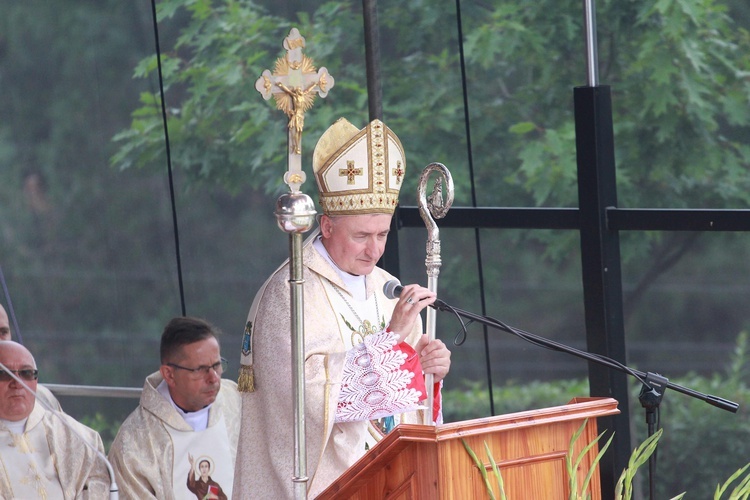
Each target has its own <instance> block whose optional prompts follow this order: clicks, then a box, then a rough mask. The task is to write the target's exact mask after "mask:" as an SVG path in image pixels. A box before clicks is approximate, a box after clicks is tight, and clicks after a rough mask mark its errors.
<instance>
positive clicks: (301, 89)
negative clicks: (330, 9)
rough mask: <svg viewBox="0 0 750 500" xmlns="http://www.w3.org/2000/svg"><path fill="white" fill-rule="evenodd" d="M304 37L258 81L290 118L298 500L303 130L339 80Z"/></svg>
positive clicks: (301, 490) (283, 221)
mask: <svg viewBox="0 0 750 500" xmlns="http://www.w3.org/2000/svg"><path fill="white" fill-rule="evenodd" d="M304 47H305V39H304V38H303V37H302V36H300V34H299V31H297V28H292V30H291V31H290V32H289V35H288V36H287V37H286V38H285V39H284V48H285V49H286V56H284V57H280V58H279V59H277V60H276V66H275V68H274V73H273V74H272V73H271V72H270V71H269V70H265V71H264V72H263V73H262V74H261V77H260V78H258V80H257V81H256V82H255V88H256V89H257V90H258V92H260V93H261V95H262V96H263V98H264V99H266V100H268V99H269V98H270V97H271V96H273V97H274V99H275V100H276V107H277V108H278V109H280V110H282V111H284V113H286V115H287V116H288V117H289V125H288V129H289V130H288V141H289V151H288V160H287V163H288V170H287V172H286V173H285V174H284V182H285V183H286V184H287V185H288V186H289V191H290V192H289V193H286V194H283V195H281V196H280V197H279V199H278V200H277V201H276V211H275V214H276V221H277V223H278V225H279V228H281V230H282V231H284V232H285V233H288V234H289V285H290V286H289V300H290V303H291V318H290V319H291V335H292V392H293V395H292V397H293V398H294V451H295V456H294V474H293V476H292V481H293V482H294V498H296V499H304V498H306V497H307V481H308V477H307V455H306V446H305V368H304V363H305V329H304V324H305V322H304V295H303V285H304V278H303V274H302V233H305V232H307V231H309V230H310V228H311V227H312V226H313V223H314V221H315V215H316V212H315V204H314V203H313V201H312V199H311V198H310V197H309V196H308V195H306V194H304V193H302V192H300V190H299V188H300V186H301V185H302V183H303V182H305V172H304V171H303V170H302V129H303V128H304V123H305V112H306V111H307V110H308V109H310V108H311V107H312V104H313V101H314V100H315V94H318V95H319V96H320V97H325V96H327V95H328V91H329V90H330V89H331V88H332V87H333V84H334V80H333V77H332V76H331V75H329V74H328V70H326V68H320V70H319V71H317V72H316V71H315V67H314V66H313V63H312V60H311V59H310V58H308V57H307V56H305V55H304V54H302V49H303V48H304Z"/></svg>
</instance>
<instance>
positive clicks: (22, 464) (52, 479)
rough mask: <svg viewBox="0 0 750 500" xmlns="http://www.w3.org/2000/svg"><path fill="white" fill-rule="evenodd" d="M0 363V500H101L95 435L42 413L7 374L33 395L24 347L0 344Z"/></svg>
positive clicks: (104, 492)
mask: <svg viewBox="0 0 750 500" xmlns="http://www.w3.org/2000/svg"><path fill="white" fill-rule="evenodd" d="M0 363H2V365H0V498H81V497H82V496H85V495H87V498H107V497H108V495H109V493H108V492H109V486H110V480H109V475H108V473H107V467H106V464H105V462H104V446H103V444H102V439H101V437H99V434H98V433H97V432H96V431H94V430H92V429H90V428H88V427H86V426H85V425H83V424H81V423H79V422H77V421H75V420H74V419H73V418H72V417H70V416H68V415H66V414H64V413H56V414H53V413H52V412H50V411H47V410H45V409H44V408H43V407H42V406H41V405H39V404H36V398H35V396H34V394H32V393H30V392H29V391H28V390H27V389H26V388H25V387H24V386H23V385H22V383H21V382H19V381H18V380H17V379H16V378H14V377H13V376H12V375H15V377H17V378H18V379H20V380H21V381H22V382H23V383H24V384H26V386H28V388H29V389H31V390H32V391H36V389H37V378H38V377H39V371H38V370H37V367H36V362H35V361H34V357H33V356H32V355H31V353H30V352H29V350H28V349H26V348H25V347H24V346H22V345H21V344H18V343H16V342H13V341H9V340H3V341H0ZM84 440H85V441H86V442H88V443H89V446H87V445H86V444H85V442H84ZM95 450H96V451H95ZM97 451H98V452H99V454H101V455H98V454H97Z"/></svg>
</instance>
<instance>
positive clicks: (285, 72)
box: [255, 28, 334, 192]
mask: <svg viewBox="0 0 750 500" xmlns="http://www.w3.org/2000/svg"><path fill="white" fill-rule="evenodd" d="M283 46H284V48H285V49H286V55H285V56H284V57H280V58H278V59H277V60H276V65H275V67H274V72H273V74H272V73H271V72H270V71H269V70H265V71H263V73H262V74H261V76H260V78H258V80H257V81H256V82H255V88H256V90H257V91H258V92H260V93H261V95H262V96H263V99H265V100H268V99H270V98H271V96H273V97H274V99H275V101H276V107H277V108H278V109H280V110H282V111H283V112H284V113H286V115H287V116H288V117H289V125H288V126H287V128H288V131H289V169H288V171H287V173H286V174H285V175H284V182H286V184H287V185H288V186H289V187H290V188H291V190H292V192H297V191H298V190H299V187H300V185H301V184H302V183H303V182H305V172H304V171H303V170H302V159H301V158H302V156H301V155H302V129H303V128H304V126H305V112H306V111H307V110H308V109H310V108H311V107H312V105H313V102H314V101H315V94H317V95H319V96H320V97H322V98H325V97H326V96H327V95H328V91H329V90H331V88H333V85H334V80H333V77H332V76H331V75H330V74H329V73H328V70H327V69H326V68H325V67H323V68H320V70H317V71H316V70H315V66H314V65H313V61H312V59H310V58H309V57H307V56H306V55H304V54H303V53H302V49H303V48H304V47H305V39H304V38H303V37H302V36H301V35H300V34H299V31H298V30H297V28H292V29H291V31H289V35H288V36H287V37H286V38H285V39H284V43H283Z"/></svg>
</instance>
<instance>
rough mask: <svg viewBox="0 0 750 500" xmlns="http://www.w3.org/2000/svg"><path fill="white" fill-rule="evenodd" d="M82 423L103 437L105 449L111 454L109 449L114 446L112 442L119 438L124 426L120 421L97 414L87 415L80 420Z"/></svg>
mask: <svg viewBox="0 0 750 500" xmlns="http://www.w3.org/2000/svg"><path fill="white" fill-rule="evenodd" d="M80 422H81V423H82V424H84V425H87V426H89V427H91V428H92V429H94V430H95V431H97V432H98V433H99V435H100V436H101V437H102V441H103V442H104V449H105V450H106V451H107V452H109V447H110V446H112V441H114V440H115V436H117V431H118V430H120V425H121V424H122V422H121V421H119V420H109V419H107V417H105V416H104V415H103V414H102V413H99V412H96V413H95V414H94V415H87V416H84V417H82V418H81V419H80Z"/></svg>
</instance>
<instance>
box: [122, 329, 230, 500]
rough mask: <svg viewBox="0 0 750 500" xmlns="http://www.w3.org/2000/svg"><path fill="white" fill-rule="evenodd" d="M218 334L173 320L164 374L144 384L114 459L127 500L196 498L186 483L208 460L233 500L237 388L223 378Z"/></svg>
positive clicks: (165, 342)
mask: <svg viewBox="0 0 750 500" xmlns="http://www.w3.org/2000/svg"><path fill="white" fill-rule="evenodd" d="M216 335H217V331H216V330H215V329H214V327H213V326H211V325H210V324H209V323H207V322H205V321H203V320H200V319H197V318H186V317H179V318H174V319H172V320H171V321H170V322H169V323H168V324H167V326H166V327H165V328H164V332H163V334H162V337H161V348H160V351H161V367H160V368H159V371H158V372H156V373H153V374H151V375H149V376H148V377H147V378H146V382H145V384H144V386H143V394H142V395H141V400H140V404H139V406H138V408H136V410H135V411H133V413H131V414H130V416H128V418H127V419H126V420H125V422H123V424H122V426H121V427H120V430H119V432H118V433H117V437H115V440H114V442H113V443H112V447H111V449H110V453H109V458H110V461H111V462H112V466H113V468H114V470H115V475H116V477H117V484H118V486H119V487H120V491H121V492H122V493H123V496H124V497H125V498H139V499H144V498H158V499H159V500H162V499H165V500H168V499H183V498H191V497H194V496H195V495H194V494H193V493H191V492H190V490H189V489H188V484H189V483H191V482H195V480H197V479H198V478H200V477H201V471H200V469H198V468H197V467H198V466H199V464H200V463H202V462H204V461H207V462H209V463H211V464H212V466H213V469H212V472H211V478H212V480H213V481H214V482H216V483H218V484H219V485H220V486H221V488H220V490H222V495H223V494H224V493H225V494H226V495H228V496H231V494H232V482H233V478H234V460H235V457H236V455H237V436H238V431H239V417H240V415H239V413H240V398H239V394H238V393H237V384H235V383H234V382H232V381H230V380H227V379H222V378H221V375H222V373H224V370H225V369H226V367H227V365H226V360H225V359H224V358H222V357H221V352H220V347H219V341H218V339H217V338H216ZM191 479H192V480H193V481H191ZM217 489H218V488H217ZM222 495H217V496H216V498H226V497H225V496H222Z"/></svg>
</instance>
